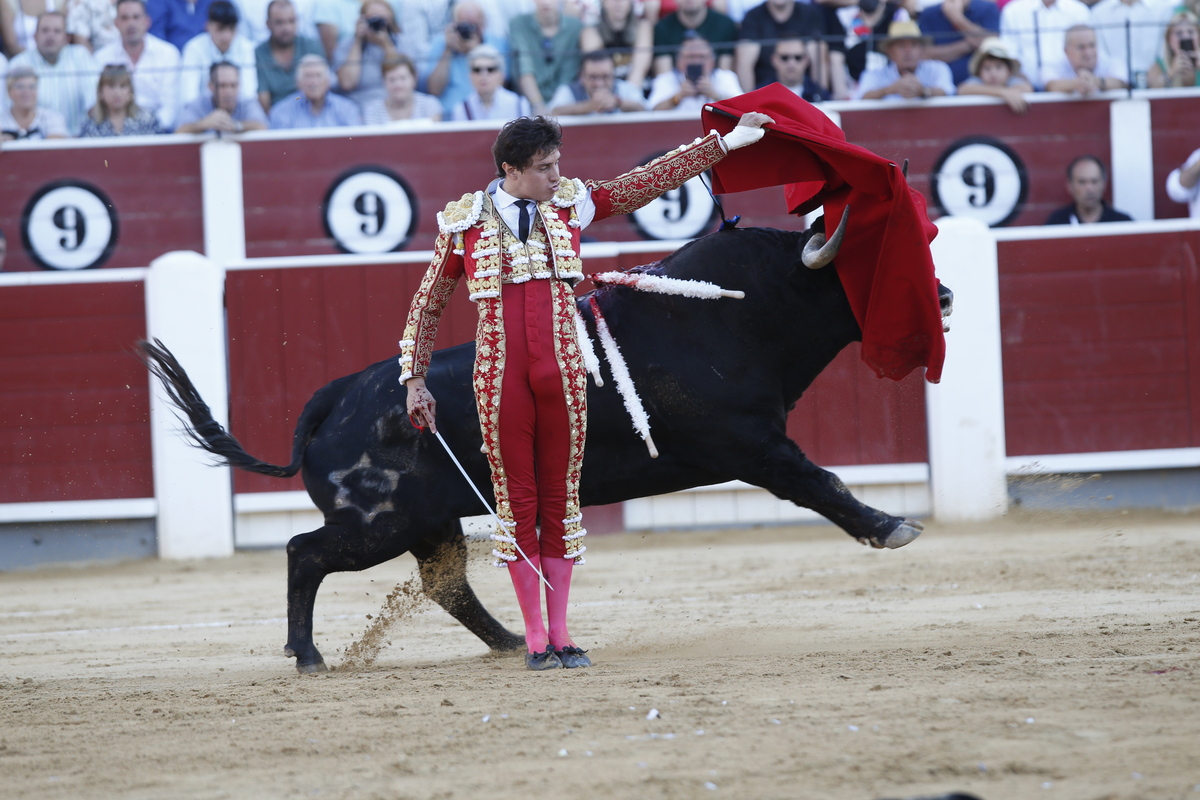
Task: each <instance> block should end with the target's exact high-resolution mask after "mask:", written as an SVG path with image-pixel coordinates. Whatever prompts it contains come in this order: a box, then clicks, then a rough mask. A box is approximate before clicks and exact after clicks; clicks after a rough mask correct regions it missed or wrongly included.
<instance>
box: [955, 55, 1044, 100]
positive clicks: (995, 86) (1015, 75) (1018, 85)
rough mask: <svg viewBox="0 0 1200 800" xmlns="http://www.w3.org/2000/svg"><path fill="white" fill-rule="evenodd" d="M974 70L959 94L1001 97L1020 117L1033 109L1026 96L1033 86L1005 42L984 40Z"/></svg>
mask: <svg viewBox="0 0 1200 800" xmlns="http://www.w3.org/2000/svg"><path fill="white" fill-rule="evenodd" d="M970 68H971V77H970V78H967V80H965V81H963V82H962V83H960V84H959V86H958V93H959V94H982V95H988V96H990V97H998V98H1000V99H1001V100H1003V101H1004V102H1005V104H1007V105H1008V107H1009V108H1010V109H1012V110H1013V112H1014V113H1017V114H1024V113H1025V112H1026V111H1027V110H1028V109H1029V102H1028V101H1027V100H1026V99H1025V94H1026V93H1027V92H1032V91H1033V86H1031V85H1030V84H1029V81H1027V80H1026V79H1025V78H1023V77H1022V76H1021V63H1020V62H1019V61H1017V60H1016V59H1015V58H1013V57H1012V56H1010V55H1009V54H1008V48H1007V47H1005V46H1004V40H1003V39H1001V38H999V37H998V36H990V37H988V38H987V39H984V40H983V43H982V44H981V45H979V49H978V50H976V51H975V55H973V56H971V64H970Z"/></svg>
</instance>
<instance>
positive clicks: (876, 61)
mask: <svg viewBox="0 0 1200 800" xmlns="http://www.w3.org/2000/svg"><path fill="white" fill-rule="evenodd" d="M906 1H907V0H906ZM822 8H823V10H824V12H825V29H826V31H828V34H829V80H830V88H831V89H832V90H833V96H834V98H835V99H838V100H848V99H849V98H850V96H851V94H852V93H853V92H852V87H854V86H856V85H857V84H858V81H859V80H860V79H861V78H862V74H863V73H864V72H866V71H867V69H868V68H872V67H882V66H884V65H886V64H887V56H885V55H883V53H882V52H880V49H881V47H880V44H879V43H880V42H882V41H883V40H884V39H885V38H886V37H887V32H888V28H889V27H890V26H891V24H892V23H893V22H907V21H908V20H909V19H911V16H910V15H909V13H908V10H907V9H906V7H905V6H904V5H903V4H902V2H900V0H888V2H880V0H858V2H857V3H854V2H852V3H850V5H846V6H841V7H837V6H834V5H825V6H822Z"/></svg>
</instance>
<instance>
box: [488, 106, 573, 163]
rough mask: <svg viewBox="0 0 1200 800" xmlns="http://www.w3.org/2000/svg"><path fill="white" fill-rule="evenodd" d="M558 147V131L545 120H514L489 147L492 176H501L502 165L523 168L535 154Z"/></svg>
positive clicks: (559, 144)
mask: <svg viewBox="0 0 1200 800" xmlns="http://www.w3.org/2000/svg"><path fill="white" fill-rule="evenodd" d="M561 146H562V128H561V127H559V124H558V123H557V122H555V121H554V120H553V119H550V118H549V117H517V118H516V119H514V120H512V121H511V122H509V123H507V124H506V125H505V126H504V127H503V128H501V129H500V134H499V135H498V136H497V137H496V141H495V143H493V144H492V158H494V159H495V160H496V175H497V176H499V177H501V178H503V177H504V165H505V164H508V165H509V166H512V167H515V168H516V169H521V170H523V169H526V168H527V167H528V166H529V165H530V164H532V163H533V159H535V158H536V157H537V156H538V154H539V153H549V152H551V151H553V150H557V149H558V148H559V147H561Z"/></svg>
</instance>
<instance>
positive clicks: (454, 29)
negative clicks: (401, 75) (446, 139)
mask: <svg viewBox="0 0 1200 800" xmlns="http://www.w3.org/2000/svg"><path fill="white" fill-rule="evenodd" d="M481 44H487V45H491V46H492V47H493V48H495V49H496V52H498V53H500V57H501V58H505V57H506V56H507V55H508V45H507V43H506V42H505V41H504V39H503V38H501V37H499V36H493V35H492V34H491V33H489V32H488V30H487V16H486V15H485V14H484V13H483V9H482V8H481V7H480V6H479V4H478V3H474V2H471V1H470V0H466V2H462V3H455V5H454V12H453V16H452V17H451V19H450V23H449V24H448V25H446V31H445V35H444V36H442V37H441V38H440V39H438V40H437V41H436V42H434V43H433V45H432V46H431V47H430V48H429V60H428V61H427V62H426V64H424V65H419V66H420V69H421V80H423V81H424V82H425V89H426V91H427V92H429V94H431V95H434V96H435V97H437V98H438V99H439V100H441V101H442V108H443V109H445V112H446V113H445V118H446V119H449V118H450V116H451V115H452V114H453V113H454V109H455V108H457V107H459V106H461V105H462V103H463V101H464V100H466V99H467V97H468V96H469V95H470V94H471V92H472V90H473V88H474V87H473V86H472V85H471V65H470V54H471V51H472V50H474V49H475V48H476V47H479V46H480V45H481Z"/></svg>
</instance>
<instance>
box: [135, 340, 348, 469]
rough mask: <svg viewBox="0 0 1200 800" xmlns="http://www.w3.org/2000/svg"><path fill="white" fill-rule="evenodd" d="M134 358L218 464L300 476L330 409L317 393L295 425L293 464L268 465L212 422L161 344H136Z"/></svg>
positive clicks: (184, 374)
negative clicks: (306, 452)
mask: <svg viewBox="0 0 1200 800" xmlns="http://www.w3.org/2000/svg"><path fill="white" fill-rule="evenodd" d="M137 356H138V357H139V358H140V359H141V360H142V363H144V364H145V365H146V368H147V369H149V370H150V372H151V373H152V374H153V375H154V376H155V377H156V378H158V379H159V380H160V381H162V384H163V388H164V389H166V392H167V397H168V398H170V400H171V403H172V404H173V405H174V406H175V407H176V408H177V409H179V410H180V411H182V412H183V414H184V415H185V416H186V417H187V421H186V422H185V423H184V431H185V433H186V434H187V436H188V437H189V438H190V439H191V440H192V441H193V442H194V443H195V444H196V445H197V446H198V447H200V448H201V449H203V450H205V451H207V452H209V453H212V454H213V455H214V456H217V458H219V459H220V460H221V463H223V464H227V465H229V466H231V467H237V468H238V469H244V470H247V471H249V472H257V473H260V474H262V475H272V476H274V477H276V478H290V477H292V476H293V475H295V474H296V473H297V472H299V471H300V465H301V463H302V460H303V458H304V450H305V448H306V447H308V443H309V442H310V441H312V437H313V433H315V432H316V429H317V427H318V426H319V425H320V424H321V422H322V421H324V419H325V417H326V416H328V414H329V409H330V407H331V404H330V403H328V402H315V401H317V399H318V398H319V397H321V395H322V393H321V392H318V393H317V396H316V397H314V398H313V400H310V401H309V403H308V405H307V406H305V408H304V413H303V414H301V415H300V420H299V422H298V423H297V425H296V434H295V437H294V438H293V441H292V463H290V464H288V465H287V466H280V465H278V464H268V463H267V462H265V461H260V460H258V459H257V458H255V457H254V456H252V455H250V454H249V453H247V452H246V451H245V449H243V448H242V446H241V444H239V443H238V440H237V439H235V438H233V436H232V435H230V433H229V432H228V431H227V430H225V429H224V428H223V427H221V423H219V422H217V421H216V420H215V419H213V416H212V411H211V410H210V409H209V407H208V404H207V403H205V402H204V398H202V397H201V396H200V392H198V391H197V390H196V386H195V384H193V383H192V379H191V378H189V377H188V374H187V372H186V371H185V370H184V368H183V365H182V364H180V363H179V360H178V359H176V358H175V355H174V354H173V353H172V352H171V351H170V350H168V349H167V348H166V346H165V345H164V344H163V343H162V342H161V341H160V340H158V339H155V340H154V342H153V343H151V342H147V341H139V342H138V343H137ZM181 421H182V420H181Z"/></svg>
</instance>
